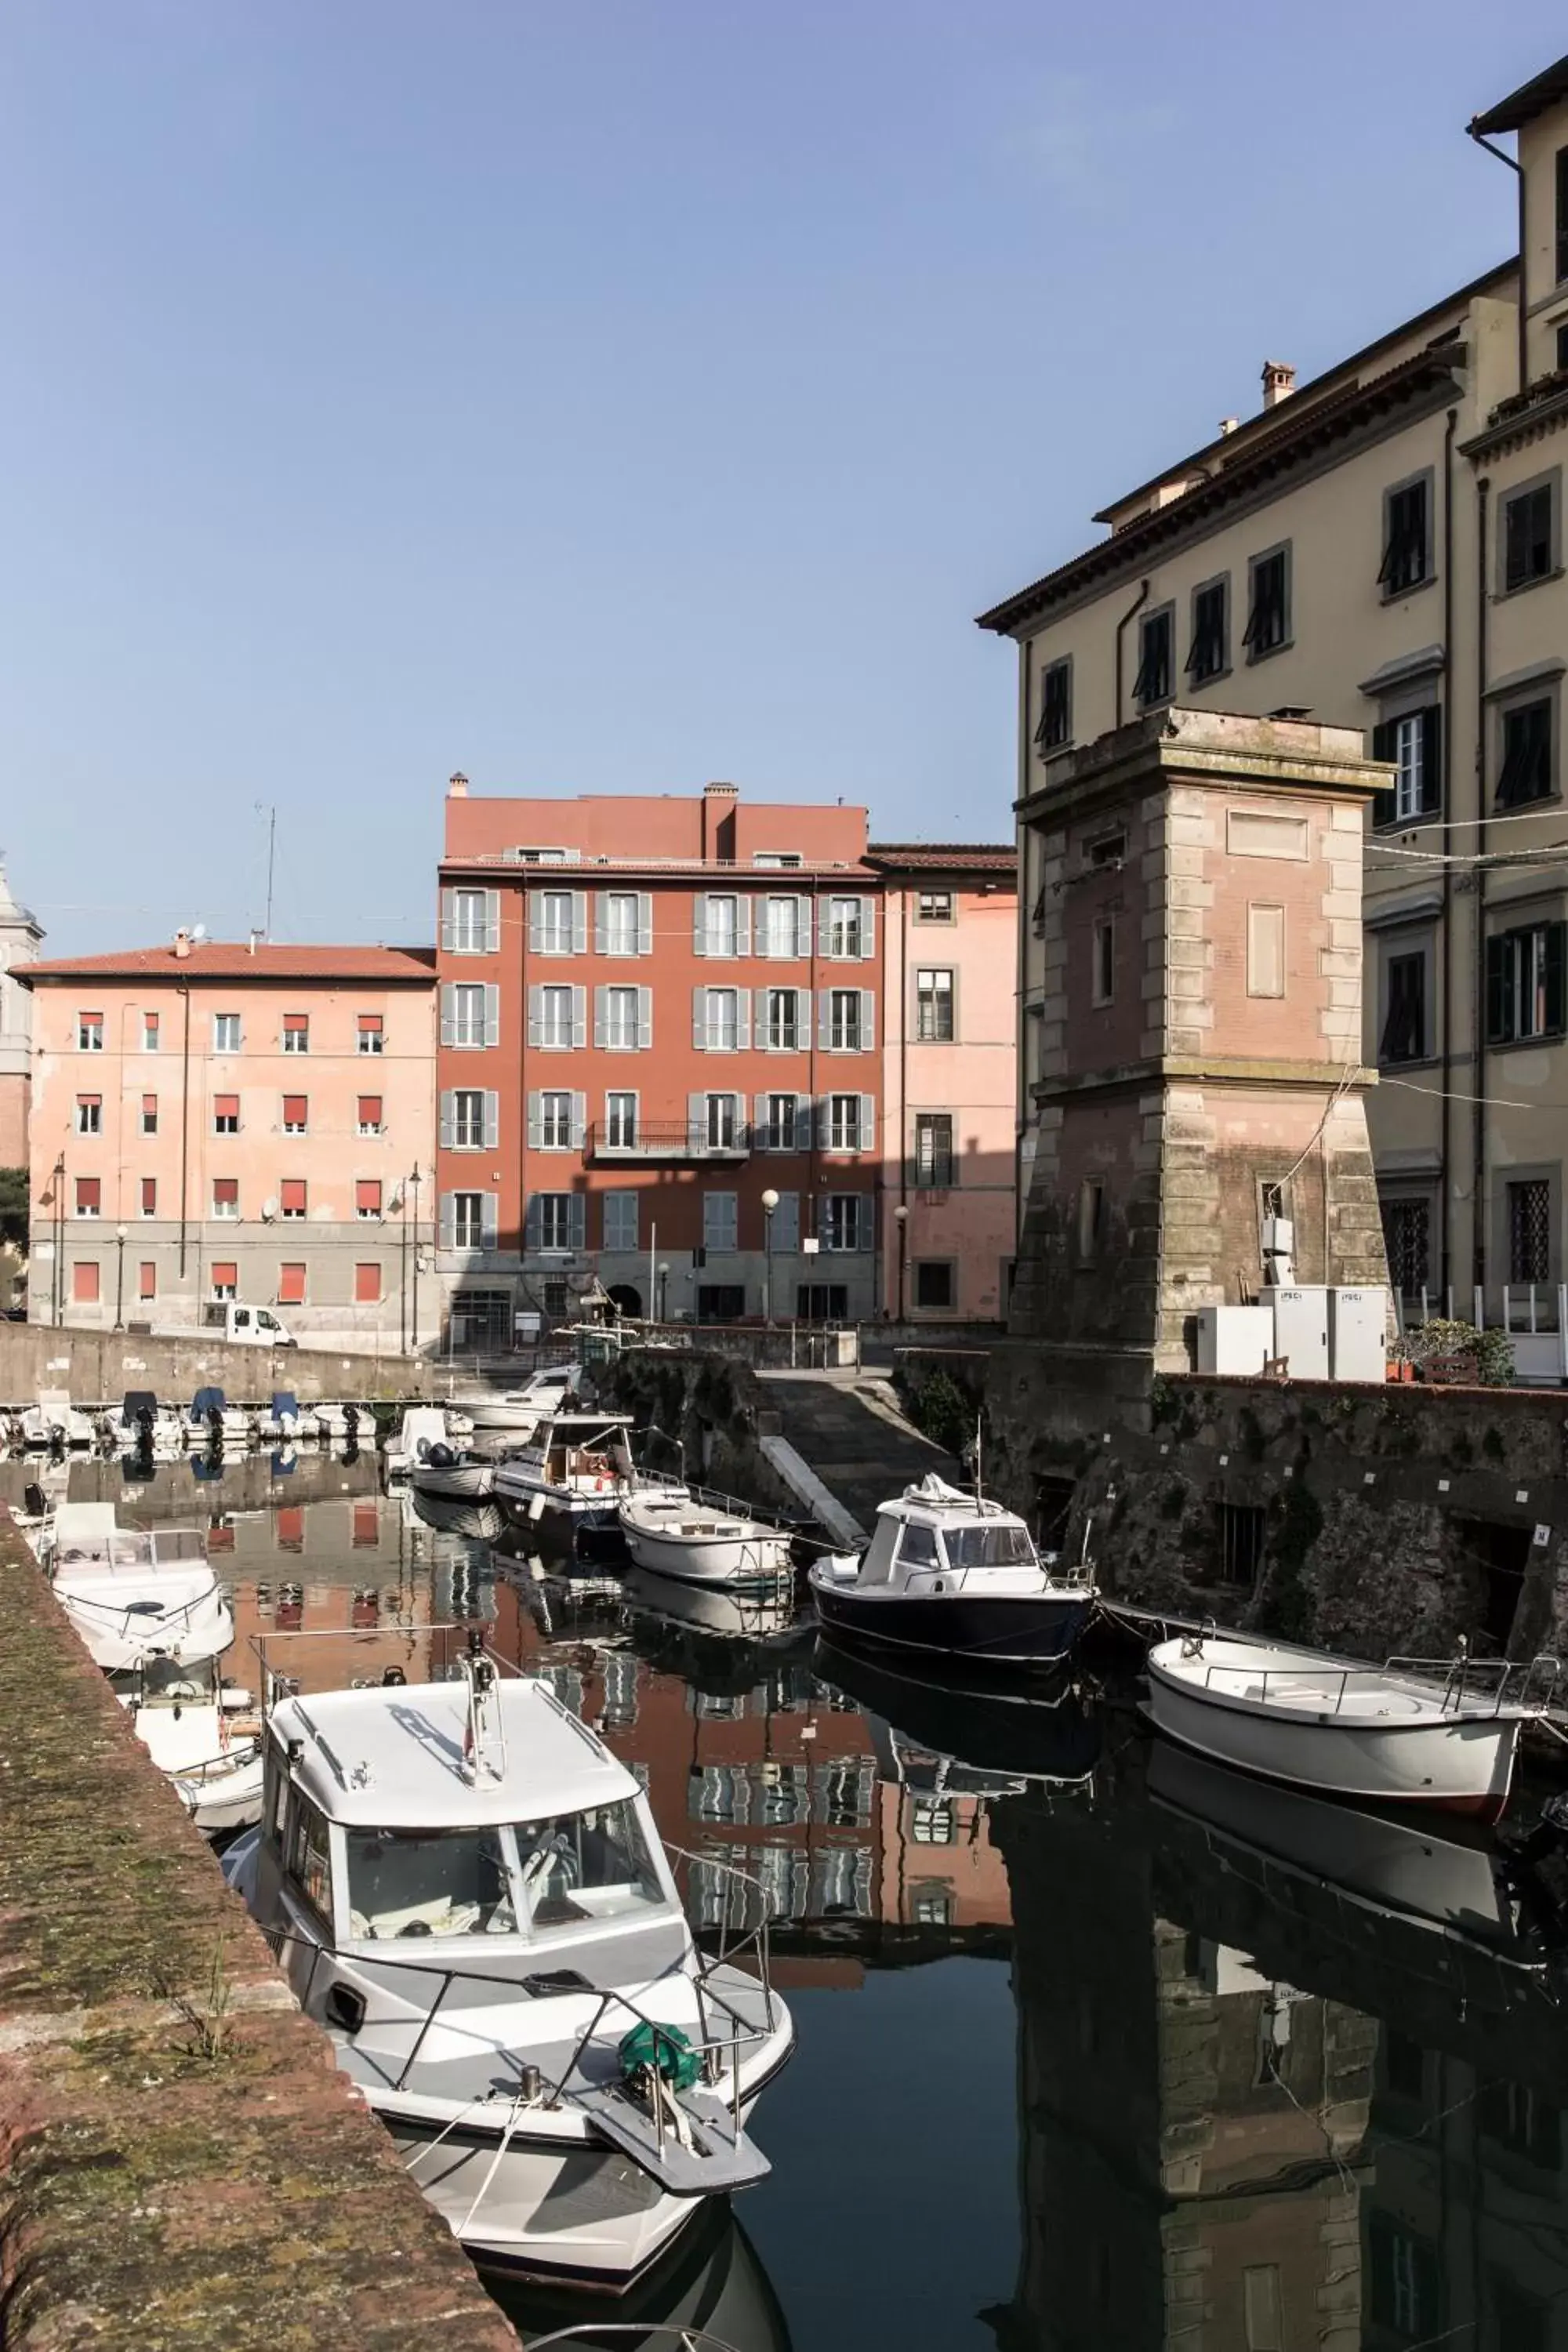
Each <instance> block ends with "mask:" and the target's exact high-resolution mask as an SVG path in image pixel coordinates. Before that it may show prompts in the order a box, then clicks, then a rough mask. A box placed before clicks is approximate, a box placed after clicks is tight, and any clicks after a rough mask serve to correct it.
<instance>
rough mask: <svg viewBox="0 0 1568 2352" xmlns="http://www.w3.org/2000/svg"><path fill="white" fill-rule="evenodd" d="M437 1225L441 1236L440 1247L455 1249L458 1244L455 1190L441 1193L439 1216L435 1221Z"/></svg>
mask: <svg viewBox="0 0 1568 2352" xmlns="http://www.w3.org/2000/svg"><path fill="white" fill-rule="evenodd" d="M437 1225H438V1231H439V1233H440V1237H441V1247H442V1248H443V1249H445V1250H449V1249H456V1247H457V1245H458V1196H457V1194H456V1193H455V1192H443V1193H442V1195H441V1204H440V1216H439V1219H438V1221H437Z"/></svg>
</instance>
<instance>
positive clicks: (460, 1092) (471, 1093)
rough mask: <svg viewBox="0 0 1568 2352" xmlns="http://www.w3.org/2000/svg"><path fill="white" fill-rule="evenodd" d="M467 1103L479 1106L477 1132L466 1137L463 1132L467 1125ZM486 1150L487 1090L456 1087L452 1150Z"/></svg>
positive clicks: (453, 1094) (453, 1091) (453, 1097)
mask: <svg viewBox="0 0 1568 2352" xmlns="http://www.w3.org/2000/svg"><path fill="white" fill-rule="evenodd" d="M467 1103H474V1104H477V1105H478V1117H477V1118H476V1120H475V1121H474V1126H475V1129H476V1132H474V1133H473V1134H471V1135H465V1134H464V1132H463V1129H464V1125H465V1112H464V1108H463V1106H464V1105H465V1104H467ZM484 1148H485V1090H484V1088H483V1087H453V1089H452V1150H454V1151H482V1150H484Z"/></svg>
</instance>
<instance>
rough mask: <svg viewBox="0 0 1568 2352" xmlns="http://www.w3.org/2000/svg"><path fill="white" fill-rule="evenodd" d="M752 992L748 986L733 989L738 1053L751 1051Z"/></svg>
mask: <svg viewBox="0 0 1568 2352" xmlns="http://www.w3.org/2000/svg"><path fill="white" fill-rule="evenodd" d="M751 1045H752V992H751V990H750V989H749V988H738V989H737V990H736V991H735V1047H736V1051H737V1052H738V1053H742V1054H745V1053H749V1052H750V1051H751Z"/></svg>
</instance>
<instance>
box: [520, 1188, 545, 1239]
mask: <svg viewBox="0 0 1568 2352" xmlns="http://www.w3.org/2000/svg"><path fill="white" fill-rule="evenodd" d="M540 1222H541V1212H540V1206H539V1195H538V1193H537V1192H531V1193H530V1194H529V1196H528V1212H527V1214H526V1216H525V1217H524V1219H523V1226H522V1245H523V1247H524V1249H531V1250H536V1249H537V1248H538V1247H539V1227H540Z"/></svg>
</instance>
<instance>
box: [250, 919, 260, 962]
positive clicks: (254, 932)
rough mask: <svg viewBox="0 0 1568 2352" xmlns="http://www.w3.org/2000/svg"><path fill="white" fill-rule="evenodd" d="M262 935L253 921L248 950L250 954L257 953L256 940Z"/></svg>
mask: <svg viewBox="0 0 1568 2352" xmlns="http://www.w3.org/2000/svg"><path fill="white" fill-rule="evenodd" d="M260 937H261V934H260V932H259V931H258V929H256V926H255V925H254V923H253V924H252V925H251V929H250V943H249V946H248V949H247V953H248V954H250V955H254V954H255V953H256V942H257V940H258V939H259V938H260Z"/></svg>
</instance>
